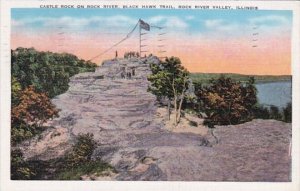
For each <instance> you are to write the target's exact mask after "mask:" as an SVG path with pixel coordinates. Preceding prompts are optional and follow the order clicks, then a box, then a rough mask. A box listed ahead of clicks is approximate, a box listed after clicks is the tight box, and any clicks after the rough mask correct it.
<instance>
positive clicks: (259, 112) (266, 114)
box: [253, 105, 270, 119]
mask: <svg viewBox="0 0 300 191" xmlns="http://www.w3.org/2000/svg"><path fill="white" fill-rule="evenodd" d="M253 114H254V118H258V119H270V111H269V109H268V108H266V107H263V106H261V105H257V106H255V107H254V109H253Z"/></svg>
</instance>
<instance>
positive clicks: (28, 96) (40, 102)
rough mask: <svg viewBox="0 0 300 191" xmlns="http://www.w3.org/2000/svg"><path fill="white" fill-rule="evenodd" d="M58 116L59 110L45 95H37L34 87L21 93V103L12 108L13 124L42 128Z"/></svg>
mask: <svg viewBox="0 0 300 191" xmlns="http://www.w3.org/2000/svg"><path fill="white" fill-rule="evenodd" d="M56 116H58V110H57V109H55V106H54V105H53V104H52V103H51V101H50V99H49V98H48V96H47V95H46V94H45V93H37V92H36V91H35V88H34V87H33V86H29V87H28V88H26V89H25V90H24V91H22V92H21V96H20V103H19V104H18V105H17V106H15V107H13V108H12V124H18V123H20V122H25V123H27V124H33V125H38V126H40V125H41V124H42V123H44V122H46V121H47V120H48V119H51V118H53V117H56Z"/></svg>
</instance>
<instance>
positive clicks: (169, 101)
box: [168, 99, 171, 121]
mask: <svg viewBox="0 0 300 191" xmlns="http://www.w3.org/2000/svg"><path fill="white" fill-rule="evenodd" d="M170 107H171V100H170V99H168V120H169V121H170V115H171V111H170V109H171V108H170Z"/></svg>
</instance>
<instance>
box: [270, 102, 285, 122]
mask: <svg viewBox="0 0 300 191" xmlns="http://www.w3.org/2000/svg"><path fill="white" fill-rule="evenodd" d="M270 118H271V119H277V120H282V118H283V117H282V115H281V113H280V111H279V108H278V107H276V106H274V105H271V106H270Z"/></svg>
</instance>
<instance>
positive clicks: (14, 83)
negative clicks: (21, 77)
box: [11, 77, 22, 106]
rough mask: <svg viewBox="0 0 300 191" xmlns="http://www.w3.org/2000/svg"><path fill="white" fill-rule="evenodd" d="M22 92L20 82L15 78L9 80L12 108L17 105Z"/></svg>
mask: <svg viewBox="0 0 300 191" xmlns="http://www.w3.org/2000/svg"><path fill="white" fill-rule="evenodd" d="M21 90H22V87H21V84H20V82H18V80H17V79H16V78H15V77H12V79H11V103H12V106H15V105H18V104H19V97H20V92H21Z"/></svg>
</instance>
